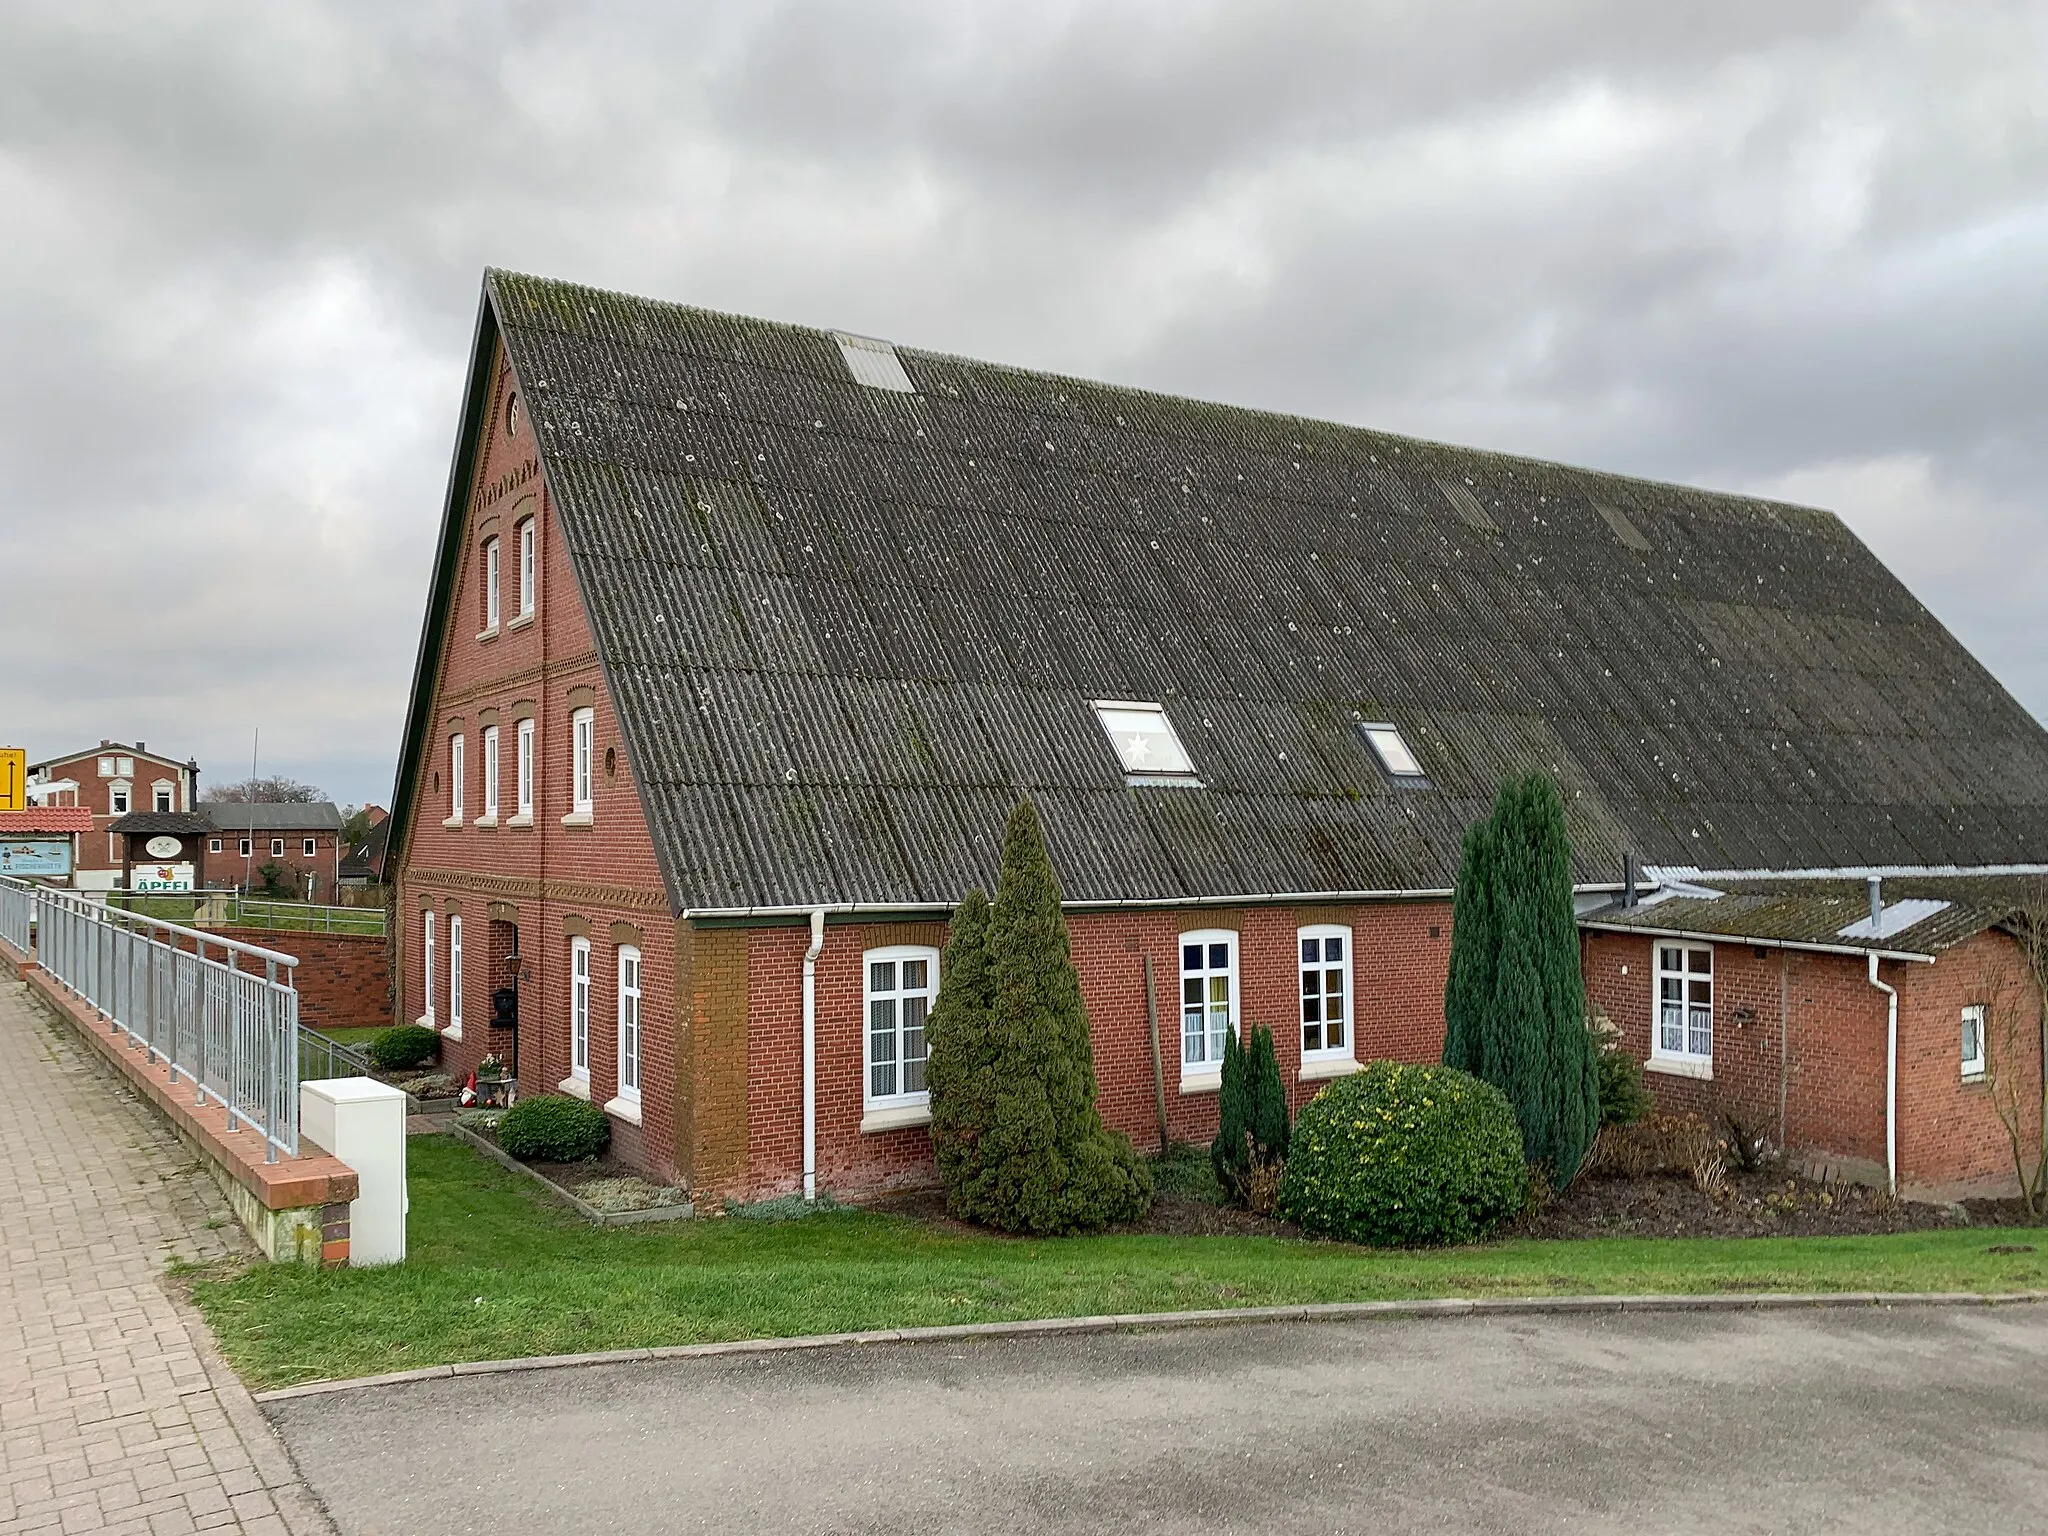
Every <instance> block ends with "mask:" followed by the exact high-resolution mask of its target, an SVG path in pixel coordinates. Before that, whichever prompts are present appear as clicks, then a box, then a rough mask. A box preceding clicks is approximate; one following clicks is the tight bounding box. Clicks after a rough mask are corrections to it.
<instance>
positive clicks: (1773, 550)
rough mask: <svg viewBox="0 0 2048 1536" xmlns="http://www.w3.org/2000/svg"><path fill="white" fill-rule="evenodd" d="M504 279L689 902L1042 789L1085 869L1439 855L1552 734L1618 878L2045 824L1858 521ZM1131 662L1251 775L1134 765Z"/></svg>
mask: <svg viewBox="0 0 2048 1536" xmlns="http://www.w3.org/2000/svg"><path fill="white" fill-rule="evenodd" d="M486 293H487V301H488V305H489V315H488V320H489V322H490V323H491V324H494V325H495V326H496V327H498V328H499V331H500V332H501V334H502V335H503V338H504V341H505V344H506V346H507V348H508V351H509V354H510V357H511V359H512V362H513V365H514V367H515V369H516V370H517V373H518V376H519V379H520V382H521V387H522V391H523V396H524V398H525V399H526V401H527V402H528V405H529V408H530V411H531V416H532V419H533V422H534V424H535V427H536V430H537V434H538V439H539V442H540V445H541V451H542V457H543V460H544V463H545V467H546V473H547V476H548V479H549V483H550V485H551V486H552V488H553V492H554V495H555V498H556V501H557V503H558V505H559V507H560V512H561V518H562V523H563V528H564V532H565V535H566V538H567V542H568V545H569V548H570V550H571V552H572V557H573V559H574V561H575V563H576V566H577V572H578V580H579V586H580V589H581V590H582V592H583V593H584V594H585V596H586V598H587V600H588V603H589V606H590V610H591V612H590V617H591V621H592V624H593V627H594V629H595V631H596V635H597V639H598V643H599V647H600V650H601V654H602V655H603V657H604V660H605V663H606V666H607V669H608V673H609V675H610V677H611V679H612V683H613V687H614V691H615V693H616V694H617V697H618V705H619V709H620V711H621V715H622V717H623V723H624V728H625V731H626V735H627V745H628V747H629V749H630V750H631V751H632V753H633V755H634V760H635V762H636V765H637V767H638V769H639V773H640V778H641V782H642V783H643V785H644V786H645V792H646V794H647V796H648V799H649V810H650V813H651V814H650V820H651V823H652V825H653V827H654V829H655V837H656V842H657V847H658V852H659V855H660V858H661V861H662V864H663V867H664V869H665V871H666V872H667V876H668V879H669V882H670V890H671V895H672V897H673V898H674V899H675V901H676V902H677V903H678V905H680V906H682V907H685V908H692V909H707V908H720V909H723V908H735V907H746V906H759V905H784V904H797V903H808V902H819V901H829V902H878V903H888V902H900V903H942V902H943V903H950V902H952V901H954V900H956V899H957V898H958V897H959V896H960V894H961V892H962V888H963V887H964V886H965V885H966V884H967V883H968V882H969V881H970V880H978V881H981V882H983V883H986V882H988V881H989V880H990V879H992V877H993V875H994V858H993V855H994V848H995V842H996V837H997V834H998V832H999V829H1000V823H1001V820H1002V817H1003V815H1004V813H1005V812H1006V810H1007V809H1008V807H1009V805H1010V804H1011V803H1012V802H1013V801H1014V800H1015V798H1016V797H1017V796H1018V795H1019V794H1021V793H1027V792H1028V793H1030V794H1033V795H1035V796H1036V797H1037V798H1038V800H1039V803H1040V807H1041V810H1042V811H1043V813H1044V818H1045V822H1046V826H1047V832H1048V836H1049V838H1050V841H1051V845H1052V848H1053V852H1054V856H1055V859H1056V860H1057V862H1058V865H1059V869H1060V872H1061V876H1062V879H1063V880H1064V882H1065V889H1066V893H1067V895H1068V896H1069V898H1071V899H1074V900H1094V901H1108V900H1119V899H1137V898H1154V899H1175V898H1201V897H1223V896H1233V895H1257V894H1262V893H1268V892H1295V891H1378V890H1392V889H1438V888H1442V887H1444V886H1446V885H1448V884H1449V882H1450V880H1451V877H1452V874H1453V871H1454V869H1455V866H1456V859H1457V849H1458V835H1459V832H1460V831H1461V829H1462V828H1463V826H1464V825H1465V823H1466V822H1467V821H1469V820H1470V819H1471V818H1472V817H1474V816H1476V815H1478V814H1480V813H1481V812H1482V811H1483V810H1484V808H1485V806H1486V804H1487V802H1488V801H1489V800H1490V799H1491V796H1492V794H1493V792H1494V790H1495V788H1496V787H1497V785H1498V783H1499V781H1500V779H1501V777H1502V776H1503V775H1505V774H1508V773H1511V772H1514V771H1516V770H1519V769H1522V768H1527V767H1538V766H1540V767H1544V768H1547V769H1549V770H1550V771H1551V772H1553V773H1555V774H1556V775H1557V776H1558V778H1559V779H1560V781H1561V782H1562V783H1563V784H1564V786H1565V789H1566V794H1567V798H1568V804H1569V808H1570V812H1571V816H1572V827H1573V834H1574V843H1575V854H1576V858H1577V866H1578V875H1579V878H1580V879H1581V880H1582V881H1587V882H1593V881H1602V880H1611V879H1613V878H1614V877H1615V875H1616V873H1617V872H1618V870H1619V867H1620V862H1621V855H1622V852H1623V850H1624V849H1630V850H1633V851H1635V852H1636V853H1638V854H1639V855H1640V856H1641V857H1642V858H1643V859H1644V861H1645V862H1647V863H1650V864H1667V865H1680V864H1683V865H1691V866H1697V867H1706V868H1716V867H1720V868H1738V867H1741V868H1755V867H1787V866H1790V865H1801V866H1805V865H1814V866H1839V865H1843V864H1849V863H1860V862H1875V861H1880V860H1881V861H1884V862H1891V863H1900V864H1964V865H1970V864H1981V863H1992V862H1999V863H2003V862H2023V861H2025V862H2031V861H2042V860H2048V736H2044V734H2043V732H2042V729H2041V727H2040V726H2039V725H2038V724H2037V723H2036V722H2035V721H2034V720H2033V719H2032V718H2031V717H2030V716H2028V715H2027V713H2026V712H2025V711H2024V710H2023V709H2021V708H2020V707H2019V705H2018V704H2017V703H2015V702H2014V700H2013V699H2012V698H2011V697H2010V696H2009V695H2008V694H2007V693H2006V692H2005V690H2004V689H2003V688H2001V687H2000V686H1999V684H1998V682H1997V681H1996V680H1995V679H1994V678H1992V677H1991V676H1990V675H1989V674H1988V673H1987V672H1986V671H1985V670H1984V669H1983V668H1982V667H1981V666H1979V665H1978V663H1977V662H1976V661H1975V660H1974V659H1973V658H1972V657H1971V656H1970V654H1969V653H1968V652H1967V651H1965V650H1964V649H1963V647H1962V646H1961V645H1960V644H1958V643H1957V642H1956V640H1955V639H1954V638H1953V637H1952V636H1951V635H1949V634H1948V632H1947V631H1946V630H1944V629H1943V628H1942V626H1941V625H1940V624H1939V623H1938V622H1937V621H1936V620H1935V619H1934V618H1933V616H1932V615H1931V614H1929V613H1928V612H1927V611H1926V609H1924V608H1923V607H1922V606H1921V605H1920V604H1919V603H1918V602H1917V601H1916V600H1915V599H1914V598H1913V596H1912V594H1911V593H1910V592H1908V591H1907V590H1906V589H1905V588H1904V587H1903V586H1901V585H1900V583H1899V582H1898V581H1897V580H1896V579H1895V578H1894V577H1893V576H1892V575H1891V573H1890V572H1889V571H1887V570H1886V569H1885V568H1884V567H1883V566H1882V565H1881V564H1880V563H1879V562H1878V561H1877V560H1876V559H1875V558H1874V557H1873V556H1872V555H1871V553H1870V552H1869V551H1868V550H1867V549H1866V548H1865V547H1864V546H1863V545H1862V544H1861V543H1860V542H1858V541H1857V539H1856V538H1855V537H1854V536H1853V535H1852V534H1850V533H1849V531H1848V530H1847V529H1846V528H1845V527H1843V526H1842V524H1841V523H1840V522H1839V521H1837V520H1836V519H1835V518H1834V517H1832V516H1830V515H1829V514H1827V513H1824V512H1817V511H1813V510H1811V509H1807V508H1801V507H1795V506H1788V505H1784V504H1780V503H1774V502H1767V501H1760V500H1756V499H1754V498H1749V497H1741V496H1727V495H1716V494H1713V493H1709V492H1705V491H1699V490H1693V489H1689V488H1685V487H1680V486H1671V485H1660V484H1652V483H1648V482H1644V481H1636V480H1630V479H1626V478H1624V477H1621V476H1616V475H1607V474H1600V473H1597V472H1593V471H1587V470H1578V469H1568V468H1564V467H1562V466H1558V465H1554V464H1545V463H1539V462H1535V461H1531V460H1526V459H1516V458H1511V457H1508V456H1505V455H1500V454H1491V453H1484V452H1479V451H1475V450H1470V449H1462V448H1452V447H1447V446H1444V445H1441V444H1436V443H1427V442H1418V441H1415V440H1412V439H1404V438H1399V437H1395V436H1392V435H1389V434H1386V433H1380V432H1371V431H1366V430H1362V429H1358V428H1351V427H1343V426H1336V425H1332V424H1329V423H1325V422H1316V421H1309V420H1304V419H1301V418H1297V417H1288V416H1280V415H1274V414H1269V413H1263V412H1257V411H1251V410H1242V409H1236V408H1232V407H1226V406H1219V405H1211V404H1206V403H1203V402H1199V401H1192V400H1184V399H1177V398H1173V397H1170V396H1163V395H1154V394H1147V393H1143V392H1140V391H1134V390H1125V389H1117V388H1112V387H1110V386H1106V385H1101V384H1093V383H1087V382H1084V381H1081V380H1077V379H1068V378H1060V377H1054V376H1050V375H1044V374H1034V373H1028V372H1023V371H1020V370H1017V369H1011V368H1003V367H998V366H994V365H991V364H985V363H977V362H972V361H969V360H966V359H963V358H958V357H951V356H944V355H941V354H936V353H930V352H921V351H917V350H915V349H911V348H907V347H897V348H895V357H896V359H897V360H898V361H899V362H900V364H901V366H902V368H903V369H904V372H905V376H906V378H907V379H908V380H909V381H910V383H911V384H912V385H913V386H914V388H915V392H914V393H902V392H897V391H892V390H886V389H876V388H872V387H869V386H868V385H865V384H862V383H859V382H856V380H855V378H854V377H853V375H852V374H850V373H849V371H848V365H847V362H846V359H845V356H844V354H843V353H842V350H841V345H840V342H839V340H838V338H837V336H836V335H835V333H832V332H829V331H823V330H810V329H805V328H802V327H796V326H787V325H777V324H771V323H769V322H765V321H759V320H749V319H744V318H741V317H737V316H732V315H722V314H715V313H711V312H708V311H704V310H699V309H691V308H687V307H685V306H681V305H674V304H662V303H656V302H652V301H649V300H644V299H636V298H629V297H625V296H622V295H618V294H612V293H605V292H600V291H597V290H594V289H588V288H581V287H576V286H573V285H570V284H566V283H559V282H552V281H547V280H543V279H538V278H532V277H523V276H517V275H514V274H510V273H502V272H497V273H492V274H490V276H489V277H488V279H487V288H486ZM485 344H486V345H487V344H488V330H487V332H486V334H485ZM1096 697H1112V698H1130V699H1150V700H1157V701H1159V702H1162V703H1164V704H1165V706H1166V708H1167V710H1168V712H1169V714H1170V715H1171V717H1172V719H1173V722H1174V724H1175V727H1176V729H1177V730H1178V732H1179V734H1180V736H1181V739H1182V740H1183V741H1184V742H1185V743H1186V744H1187V747H1188V750H1189V752H1190V754H1191V755H1192V756H1193V758H1194V760H1195V766H1196V769H1197V771H1198V773H1199V774H1200V776H1201V778H1202V781H1203V783H1204V785H1205V786H1206V787H1205V788H1203V789H1201V790H1188V789H1179V788H1133V787H1130V786H1127V785H1126V784H1125V783H1124V781H1123V777H1122V775H1121V773H1120V772H1119V770H1118V765H1117V763H1116V760H1115V758H1114V756H1113V754H1112V753H1111V750H1110V747H1109V744H1108V743H1107V742H1106V741H1105V740H1104V739H1103V738H1102V735H1101V732H1100V731H1099V730H1097V729H1096V727H1095V724H1094V720H1093V716H1092V713H1091V711H1090V708H1089V704H1088V701H1089V700H1090V699H1091V698H1096ZM1359 719H1373V720H1385V721H1390V722H1392V723H1394V724H1396V725H1398V726H1399V727H1400V728H1401V730H1402V731H1403V733H1404V735H1405V736H1406V738H1407V740H1408V742H1409V743H1410V745H1411V746H1412V747H1413V748H1414V750H1415V752H1416V754H1417V756H1418V757H1419V758H1420V759H1421V762H1422V766H1423V767H1424V769H1425V771H1426V772H1427V774H1428V777H1429V787H1428V788H1426V789H1423V788H1410V787H1404V786H1397V785H1394V784H1391V783H1390V782H1389V781H1388V778H1387V775H1385V774H1384V773H1383V772H1382V771H1381V769H1380V767H1379V765H1378V764H1377V762H1375V760H1374V759H1373V757H1372V755H1371V750H1370V748H1369V747H1368V746H1367V744H1366V743H1365V741H1364V740H1363V738H1362V737H1361V736H1360V735H1359V734H1358V732H1357V731H1356V730H1355V729H1353V728H1352V727H1353V724H1354V722H1356V721H1357V720H1359ZM1846 920H1847V918H1846V917H1845V918H1844V919H1842V920H1841V921H1846ZM1836 926H1837V927H1839V926H1840V921H1838V922H1837V924H1836Z"/></svg>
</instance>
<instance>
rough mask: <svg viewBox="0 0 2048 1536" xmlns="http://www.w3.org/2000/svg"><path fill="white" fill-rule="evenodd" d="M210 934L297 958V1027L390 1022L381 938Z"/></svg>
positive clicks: (263, 931)
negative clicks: (279, 951) (300, 1025)
mask: <svg viewBox="0 0 2048 1536" xmlns="http://www.w3.org/2000/svg"><path fill="white" fill-rule="evenodd" d="M212 931H213V932H215V933H217V934H219V935H220V936H221V937H222V938H227V939H239V940H240V941H241V942H242V943H244V944H256V945H260V946H261V947H263V948H264V949H275V950H281V951H282V952H283V953H285V954H287V955H294V956H296V957H297V958H298V962H299V963H298V966H297V968H296V969H294V970H293V972H292V980H293V985H295V986H296V987H297V988H298V989H299V1022H300V1023H301V1024H303V1025H305V1026H306V1027H307V1028H308V1029H320V1030H327V1029H383V1028H384V1027H386V1026H387V1025H389V1024H390V1023H391V1022H392V1016H391V972H390V967H389V963H388V951H387V949H386V943H385V940H384V939H382V938H381V937H377V936H374V935H371V934H359V933H287V932H278V931H275V930H273V929H269V928H217V929H214V930H212ZM243 965H244V968H248V966H247V962H246V960H245V961H244V962H243Z"/></svg>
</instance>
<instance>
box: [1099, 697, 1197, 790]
mask: <svg viewBox="0 0 2048 1536" xmlns="http://www.w3.org/2000/svg"><path fill="white" fill-rule="evenodd" d="M1095 715H1096V718H1097V719H1098V720H1100V721H1101V722H1102V729H1103V731H1104V733H1105V734H1107V735H1108V737H1109V742H1110V745H1111V746H1112V747H1114V748H1115V749H1116V755H1117V760H1118V761H1119V762H1121V763H1122V764H1123V769H1124V772H1125V773H1128V774H1135V775H1142V776H1144V777H1147V778H1162V777H1165V778H1192V777H1193V776H1194V772H1195V765H1194V763H1193V762H1192V761H1191V760H1190V759H1189V757H1188V754H1187V751H1186V749H1184V748H1183V747H1182V746H1181V744H1180V737H1178V736H1177V735H1175V734H1174V729H1173V722H1172V721H1171V720H1169V719H1167V718H1166V710H1165V707H1164V706H1162V705H1159V704H1144V703H1132V702H1128V701H1125V700H1119V699H1097V700H1096V701H1095Z"/></svg>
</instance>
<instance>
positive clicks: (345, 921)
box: [106, 889, 385, 938]
mask: <svg viewBox="0 0 2048 1536" xmlns="http://www.w3.org/2000/svg"><path fill="white" fill-rule="evenodd" d="M106 899H107V904H108V905H109V906H112V907H118V908H119V909H120V910H121V911H124V912H133V913H136V914H138V915H140V916H143V917H156V918H169V919H173V920H183V921H185V922H187V923H193V924H197V925H199V926H201V927H206V926H212V927H235V928H268V929H270V930H271V931H272V932H274V933H355V934H366V935H368V936H370V937H372V938H382V937H383V936H384V931H385V921H384V909H383V908H382V907H381V906H377V907H335V906H325V907H323V906H316V905H314V904H313V903H312V902H308V901H276V900H272V899H270V898H268V897H260V896H244V895H242V894H241V893H240V892H238V891H233V890H214V889H209V890H199V891H109V892H107V898H106Z"/></svg>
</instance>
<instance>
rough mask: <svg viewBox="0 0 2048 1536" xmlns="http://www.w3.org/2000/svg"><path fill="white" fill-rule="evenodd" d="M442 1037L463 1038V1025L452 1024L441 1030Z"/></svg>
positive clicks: (445, 1038)
mask: <svg viewBox="0 0 2048 1536" xmlns="http://www.w3.org/2000/svg"><path fill="white" fill-rule="evenodd" d="M441 1038H442V1039H443V1040H460V1039H461V1038H462V1026H461V1025H460V1024H450V1025H449V1026H448V1027H447V1028H446V1029H444V1030H442V1031H441Z"/></svg>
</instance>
